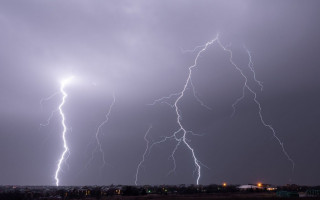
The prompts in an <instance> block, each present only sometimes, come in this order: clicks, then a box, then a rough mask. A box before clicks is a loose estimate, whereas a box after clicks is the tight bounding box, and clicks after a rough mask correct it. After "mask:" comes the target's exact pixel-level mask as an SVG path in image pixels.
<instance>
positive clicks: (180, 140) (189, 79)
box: [149, 35, 294, 185]
mask: <svg viewBox="0 0 320 200" xmlns="http://www.w3.org/2000/svg"><path fill="white" fill-rule="evenodd" d="M215 42H216V43H217V44H218V45H219V46H220V47H221V48H222V49H223V50H224V51H226V52H228V53H229V61H230V63H231V65H232V66H234V68H235V69H236V70H237V71H238V72H240V74H241V76H242V77H243V78H244V80H245V81H244V85H243V88H242V91H243V93H242V96H241V97H240V98H238V99H237V100H236V101H235V102H234V103H233V105H232V107H233V109H234V111H233V114H234V113H235V108H236V106H237V104H238V103H239V102H240V101H241V100H242V99H243V98H244V96H245V89H247V90H249V91H250V92H251V93H252V94H253V95H254V101H255V103H256V104H257V106H258V108H259V117H260V121H261V123H262V124H263V125H264V126H265V127H267V128H269V129H270V130H271V131H272V133H273V136H274V138H275V139H276V140H277V141H278V142H279V144H280V146H281V148H282V151H283V153H284V154H285V156H286V157H287V159H288V160H289V161H290V162H291V163H292V169H294V162H293V160H292V159H291V157H290V156H289V154H288V153H287V152H286V150H285V148H284V145H283V142H281V140H280V139H279V137H278V136H277V135H276V132H275V130H274V129H273V127H272V126H271V125H269V124H267V123H265V121H264V119H263V116H262V108H261V104H260V103H259V101H258V100H257V94H256V93H255V92H254V91H253V90H252V89H251V88H250V87H249V85H248V84H247V82H248V79H247V77H246V75H245V74H244V73H243V71H242V70H241V69H240V68H239V67H238V66H237V65H236V64H235V63H234V61H233V55H232V51H231V50H229V49H227V48H226V47H225V46H223V45H222V43H221V42H220V40H219V35H217V36H216V37H215V38H214V39H213V40H211V41H209V42H207V43H206V44H205V45H202V46H197V47H195V48H194V50H191V51H188V52H194V51H196V50H198V49H200V50H199V51H198V53H197V54H196V58H195V60H194V64H193V65H191V66H190V67H189V68H188V72H189V73H188V77H187V79H186V81H185V83H184V86H183V88H182V90H181V91H180V92H177V93H174V94H170V95H169V96H167V97H162V98H160V99H157V100H155V101H154V102H153V103H152V104H150V105H155V104H157V103H167V102H166V100H169V99H171V98H173V97H177V98H176V100H175V102H174V104H173V105H171V104H169V103H167V104H169V105H171V107H173V108H174V109H175V112H176V115H177V124H178V126H179V128H178V130H177V131H175V132H174V133H173V134H172V135H171V136H166V137H164V138H163V139H162V140H160V141H157V142H154V143H153V144H151V145H150V148H149V153H150V151H151V149H152V147H153V146H154V145H157V144H160V143H163V142H166V141H167V140H172V139H174V140H176V142H177V143H176V145H175V147H174V149H173V151H172V154H171V156H170V158H171V159H172V160H173V169H172V170H171V171H170V172H169V173H171V172H174V171H175V169H176V161H175V157H174V155H175V152H176V150H177V149H178V147H179V146H180V145H181V144H184V145H185V146H186V147H187V148H188V149H189V151H190V152H191V155H192V158H193V162H194V166H195V172H196V173H197V179H196V183H197V185H198V184H199V180H200V178H201V166H200V165H202V164H201V162H200V161H199V160H198V159H197V157H196V154H195V151H194V149H193V148H192V147H191V146H190V144H189V143H188V141H187V139H186V136H187V133H188V131H187V130H186V129H185V128H184V126H183V125H182V122H181V119H182V117H181V113H180V109H179V107H178V104H179V102H180V100H181V99H182V98H183V97H184V94H185V92H186V90H187V88H188V86H189V85H190V86H191V87H192V92H193V94H194V97H195V98H196V100H197V101H198V102H199V103H200V104H201V105H202V106H204V107H206V108H208V109H210V107H208V106H206V105H205V104H204V103H203V102H202V101H201V100H200V99H199V98H198V97H197V95H196V91H195V87H194V85H193V83H192V70H193V69H194V68H196V67H197V65H198V64H197V63H198V59H199V57H200V55H201V54H202V53H203V52H205V51H206V50H207V48H208V46H210V45H212V44H213V43H215ZM186 52H187V51H186ZM247 53H248V56H249V65H248V66H249V68H250V70H251V71H252V72H253V75H254V81H255V82H256V83H257V84H258V85H259V86H260V88H261V90H262V88H263V86H262V83H261V82H260V81H258V80H257V79H256V76H255V71H254V68H253V62H252V59H251V54H250V52H249V51H248V50H247ZM178 133H182V136H180V137H179V136H178Z"/></svg>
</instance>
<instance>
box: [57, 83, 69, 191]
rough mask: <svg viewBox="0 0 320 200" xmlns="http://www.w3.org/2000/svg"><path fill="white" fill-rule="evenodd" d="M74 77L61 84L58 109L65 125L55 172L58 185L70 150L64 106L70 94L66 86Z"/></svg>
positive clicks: (63, 125)
mask: <svg viewBox="0 0 320 200" xmlns="http://www.w3.org/2000/svg"><path fill="white" fill-rule="evenodd" d="M72 79H73V77H69V78H68V79H65V80H63V81H62V82H61V86H60V92H61V94H62V101H61V104H60V105H59V108H58V109H59V113H60V116H61V125H62V127H63V130H62V140H63V148H64V151H63V152H62V154H61V157H60V159H59V161H58V165H57V169H56V173H55V180H56V186H59V182H60V180H59V173H60V171H61V164H62V162H63V161H64V159H65V156H66V154H67V153H68V152H69V147H68V144H67V141H66V132H67V126H66V124H65V115H64V112H63V109H62V107H63V106H64V104H65V101H66V98H67V96H68V94H67V93H66V91H65V90H64V88H65V86H66V85H68V84H69V83H70V82H71V80H72Z"/></svg>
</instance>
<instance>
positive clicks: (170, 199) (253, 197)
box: [90, 193, 320, 200]
mask: <svg viewBox="0 0 320 200" xmlns="http://www.w3.org/2000/svg"><path fill="white" fill-rule="evenodd" d="M109 199H110V200H149V199H150V200H151V199H154V200H161V199H165V200H193V199H195V200H209V199H223V200H232V199H249V200H259V199H263V200H272V199H276V200H289V199H303V200H311V199H312V200H315V199H320V197H303V198H301V197H300V198H299V197H296V198H293V197H292V198H284V197H277V196H276V194H275V193H274V194H271V193H254V194H244V193H238V194H237V193H236V194H235V193H232V194H231V193H230V194H201V195H156V194H155V195H146V196H113V197H104V198H101V200H109ZM90 200H94V199H90Z"/></svg>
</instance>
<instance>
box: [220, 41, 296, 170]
mask: <svg viewBox="0 0 320 200" xmlns="http://www.w3.org/2000/svg"><path fill="white" fill-rule="evenodd" d="M218 43H219V45H220V46H221V48H222V49H223V50H224V51H227V52H229V55H230V62H231V63H232V65H233V66H234V67H235V68H236V69H237V70H238V71H239V72H240V74H241V76H242V77H243V78H244V80H245V81H244V84H243V87H242V96H241V97H239V98H238V99H237V100H236V101H235V102H234V103H233V104H232V107H233V109H234V110H233V115H234V113H235V109H236V106H237V105H238V103H239V102H240V101H241V100H243V99H244V97H245V90H246V89H247V90H248V91H249V92H250V93H251V94H253V96H254V98H253V100H254V102H255V103H256V105H257V106H258V114H259V118H260V121H261V123H262V125H263V126H264V127H266V128H268V129H269V130H270V131H271V133H272V135H273V137H274V138H275V139H276V140H277V141H278V143H279V145H280V147H281V149H282V152H283V154H284V155H285V156H286V157H287V159H288V161H290V162H291V165H292V172H294V167H295V162H294V160H293V159H292V158H291V157H290V155H289V154H288V152H287V151H286V149H285V147H284V143H283V142H282V141H281V140H280V138H279V137H278V136H277V134H276V131H275V129H274V128H273V127H272V126H271V125H270V124H268V123H266V122H265V120H264V118H263V115H262V107H261V104H260V102H259V101H258V100H257V93H256V92H255V91H254V90H252V88H251V87H250V86H249V85H248V84H247V83H248V78H247V77H246V76H245V74H244V73H243V71H242V70H241V69H240V68H239V67H238V66H237V65H236V64H234V62H233V61H232V51H231V50H229V49H227V48H225V47H224V46H223V45H222V44H221V43H220V41H218ZM245 49H246V48H245ZM246 51H247V54H248V57H249V64H248V66H249V68H250V70H251V72H252V73H253V79H254V81H255V82H256V83H257V84H258V85H259V86H260V89H261V91H262V90H263V85H262V82H261V81H258V80H257V79H256V74H255V71H254V68H253V62H252V57H251V53H250V51H249V50H248V49H246Z"/></svg>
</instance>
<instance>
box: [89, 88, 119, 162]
mask: <svg viewBox="0 0 320 200" xmlns="http://www.w3.org/2000/svg"><path fill="white" fill-rule="evenodd" d="M112 99H113V100H112V103H111V104H110V106H109V109H108V112H107V114H106V116H105V120H104V121H103V122H101V123H100V125H99V126H98V128H97V131H96V133H95V141H96V143H97V146H96V148H95V149H94V150H93V151H92V155H91V159H90V160H89V162H88V164H89V163H91V162H92V160H93V157H94V154H95V153H96V152H97V151H99V152H100V153H101V155H102V166H101V168H103V167H104V166H105V165H106V160H105V155H104V151H103V149H102V145H101V142H100V139H99V135H100V132H101V128H102V127H103V126H104V125H105V124H106V123H108V121H109V117H110V114H111V111H112V108H113V106H114V104H115V102H116V97H115V94H114V93H113V94H112ZM88 164H87V166H88Z"/></svg>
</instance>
